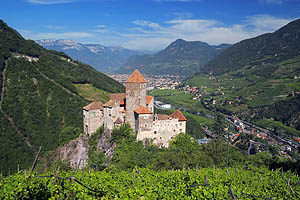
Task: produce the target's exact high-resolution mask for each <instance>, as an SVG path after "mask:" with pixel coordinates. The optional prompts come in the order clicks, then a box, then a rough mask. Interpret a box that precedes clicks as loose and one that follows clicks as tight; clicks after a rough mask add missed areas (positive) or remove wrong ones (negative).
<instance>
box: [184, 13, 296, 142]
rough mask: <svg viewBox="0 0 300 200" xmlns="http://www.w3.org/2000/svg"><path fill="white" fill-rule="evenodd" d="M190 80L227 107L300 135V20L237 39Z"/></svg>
mask: <svg viewBox="0 0 300 200" xmlns="http://www.w3.org/2000/svg"><path fill="white" fill-rule="evenodd" d="M187 84H189V85H191V86H194V87H202V88H203V87H207V89H205V90H206V91H209V92H208V93H209V94H206V95H202V97H201V99H202V100H203V101H207V100H211V99H212V98H213V99H214V100H215V101H216V102H217V104H218V105H219V106H218V109H220V110H222V111H223V112H227V113H229V114H233V115H239V116H240V117H241V118H243V119H245V120H249V121H253V122H254V123H256V124H258V125H261V126H264V127H268V128H269V129H271V130H276V131H277V133H278V134H282V135H285V134H286V135H289V136H291V135H293V136H298V137H300V119H299V116H300V104H299V99H300V19H298V20H295V21H293V22H290V23H289V24H287V25H286V26H284V27H282V28H280V29H279V30H277V31H275V32H273V33H267V34H263V35H260V36H258V37H255V38H251V39H247V40H243V41H241V42H239V43H237V44H234V45H233V46H231V47H229V48H228V49H226V50H225V51H223V52H222V53H221V54H219V55H217V56H216V57H215V58H214V59H213V60H211V61H210V62H209V63H208V64H206V65H205V66H204V68H203V70H202V72H201V73H199V74H198V75H197V76H195V77H193V78H192V79H190V80H188V81H187Z"/></svg>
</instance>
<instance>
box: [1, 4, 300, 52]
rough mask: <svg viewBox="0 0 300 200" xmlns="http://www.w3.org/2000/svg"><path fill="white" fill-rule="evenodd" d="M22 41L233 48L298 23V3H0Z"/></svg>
mask: <svg viewBox="0 0 300 200" xmlns="http://www.w3.org/2000/svg"><path fill="white" fill-rule="evenodd" d="M0 5H1V6H0V19H3V20H4V21H5V22H6V23H7V24H8V25H9V26H11V27H13V28H14V29H16V30H17V31H19V32H20V33H21V34H22V35H23V36H24V37H25V38H26V39H33V40H38V39H72V40H75V41H78V42H81V43H98V44H103V45H107V46H123V47H126V48H129V49H137V50H160V49H163V48H165V47H166V46H167V45H168V44H170V43H171V42H172V41H174V40H176V39H178V38H181V39H185V40H189V41H203V42H207V43H209V44H220V43H235V42H238V41H241V40H243V39H247V38H250V37H255V36H257V35H260V34H263V33H266V32H273V31H275V30H276V29H278V28H280V27H282V26H283V25H285V24H287V23H288V22H290V21H292V20H295V19H297V18H300V0H0Z"/></svg>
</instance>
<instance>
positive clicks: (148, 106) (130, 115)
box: [83, 69, 186, 147]
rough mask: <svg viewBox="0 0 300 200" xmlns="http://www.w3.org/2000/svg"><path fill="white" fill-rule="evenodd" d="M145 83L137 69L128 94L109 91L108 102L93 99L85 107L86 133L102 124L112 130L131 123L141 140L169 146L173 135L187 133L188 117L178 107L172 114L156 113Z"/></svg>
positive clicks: (133, 74) (127, 91) (128, 87)
mask: <svg viewBox="0 0 300 200" xmlns="http://www.w3.org/2000/svg"><path fill="white" fill-rule="evenodd" d="M146 83H147V81H146V80H145V79H144V77H143V76H142V75H141V73H140V72H139V71H138V70H137V69H136V70H135V71H134V72H133V73H132V74H131V76H130V77H129V78H128V80H127V82H126V93H114V94H110V100H109V101H108V102H107V103H105V104H103V103H101V102H93V103H90V104H89V105H87V106H85V107H83V123H84V133H85V134H88V135H91V134H93V133H94V132H95V131H96V130H97V129H98V128H99V127H100V126H102V125H104V128H105V129H110V130H112V129H113V128H114V127H117V126H120V125H122V124H124V123H128V124H130V126H131V128H132V129H133V130H134V131H135V133H136V134H137V140H138V141H140V140H142V141H143V142H145V141H146V140H149V139H150V140H151V139H152V140H153V143H154V144H156V145H158V146H159V147H168V146H169V141H170V140H171V139H172V138H173V137H174V136H176V135H177V134H179V133H181V132H183V133H185V131H186V118H185V117H184V116H183V114H182V113H181V112H180V111H179V110H176V111H175V112H174V113H173V114H171V115H165V114H154V97H153V96H149V95H146Z"/></svg>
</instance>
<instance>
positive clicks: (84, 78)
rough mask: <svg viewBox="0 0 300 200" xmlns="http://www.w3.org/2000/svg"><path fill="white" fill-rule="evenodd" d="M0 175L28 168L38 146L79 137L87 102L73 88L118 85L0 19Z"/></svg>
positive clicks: (106, 88) (117, 89)
mask: <svg viewBox="0 0 300 200" xmlns="http://www.w3.org/2000/svg"><path fill="white" fill-rule="evenodd" d="M0 66H1V79H0V99H1V101H0V111H1V112H0V116H1V117H0V132H1V134H0V142H1V150H0V151H1V152H0V153H1V157H0V171H1V172H3V173H7V172H9V171H15V170H16V167H17V165H18V164H19V165H20V168H25V167H28V166H29V165H30V164H31V163H32V160H33V155H34V153H35V152H36V150H37V148H38V147H39V146H42V147H43V152H44V153H45V152H47V151H50V150H54V149H55V148H56V147H57V146H58V145H61V144H64V143H65V142H67V141H69V140H70V139H73V138H74V137H76V136H77V135H78V134H80V133H81V131H82V130H81V129H82V107H83V106H85V105H86V104H87V103H88V102H89V101H88V100H86V99H85V98H83V97H82V96H81V95H80V94H81V93H80V91H78V90H77V88H76V86H77V84H89V85H90V86H91V87H93V88H96V89H97V90H102V91H103V92H105V93H107V92H121V91H123V90H124V88H123V86H122V85H121V84H120V83H118V82H116V81H114V80H113V79H111V78H109V77H107V76H105V75H104V74H102V73H100V72H98V71H96V70H95V69H93V68H92V67H90V66H88V65H86V64H83V63H80V62H74V61H72V59H71V58H70V57H68V56H67V55H65V54H64V53H58V52H56V51H47V50H45V49H44V48H42V47H41V46H39V45H38V44H36V43H35V42H33V41H30V40H25V39H24V38H22V36H21V35H20V34H19V33H17V32H16V31H15V30H14V29H12V28H10V27H8V26H7V24H5V23H4V22H3V21H1V20H0Z"/></svg>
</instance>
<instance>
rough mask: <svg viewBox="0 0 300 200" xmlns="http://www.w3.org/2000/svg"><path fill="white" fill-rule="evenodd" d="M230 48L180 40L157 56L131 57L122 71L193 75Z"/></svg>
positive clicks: (227, 45)
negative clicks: (135, 70) (137, 70)
mask: <svg viewBox="0 0 300 200" xmlns="http://www.w3.org/2000/svg"><path fill="white" fill-rule="evenodd" d="M229 46H230V45H229V44H222V45H219V46H212V45H209V44H207V43H204V42H199V41H194V42H190V41H185V40H182V39H178V40H176V41H174V42H172V43H171V44H170V45H169V46H168V47H167V48H165V49H164V50H162V51H159V52H158V53H156V54H153V55H135V56H132V57H130V58H129V59H128V62H127V63H126V64H125V66H123V67H122V68H121V70H120V71H121V72H123V73H129V72H131V71H133V70H134V69H136V68H138V69H139V70H140V71H142V72H143V73H146V74H179V75H192V74H193V73H195V72H198V71H199V69H201V68H202V67H203V66H204V65H205V64H206V63H207V62H209V61H210V60H211V59H213V58H214V57H215V56H216V55H217V54H219V53H221V52H222V51H223V50H224V49H226V48H227V47H229Z"/></svg>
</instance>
